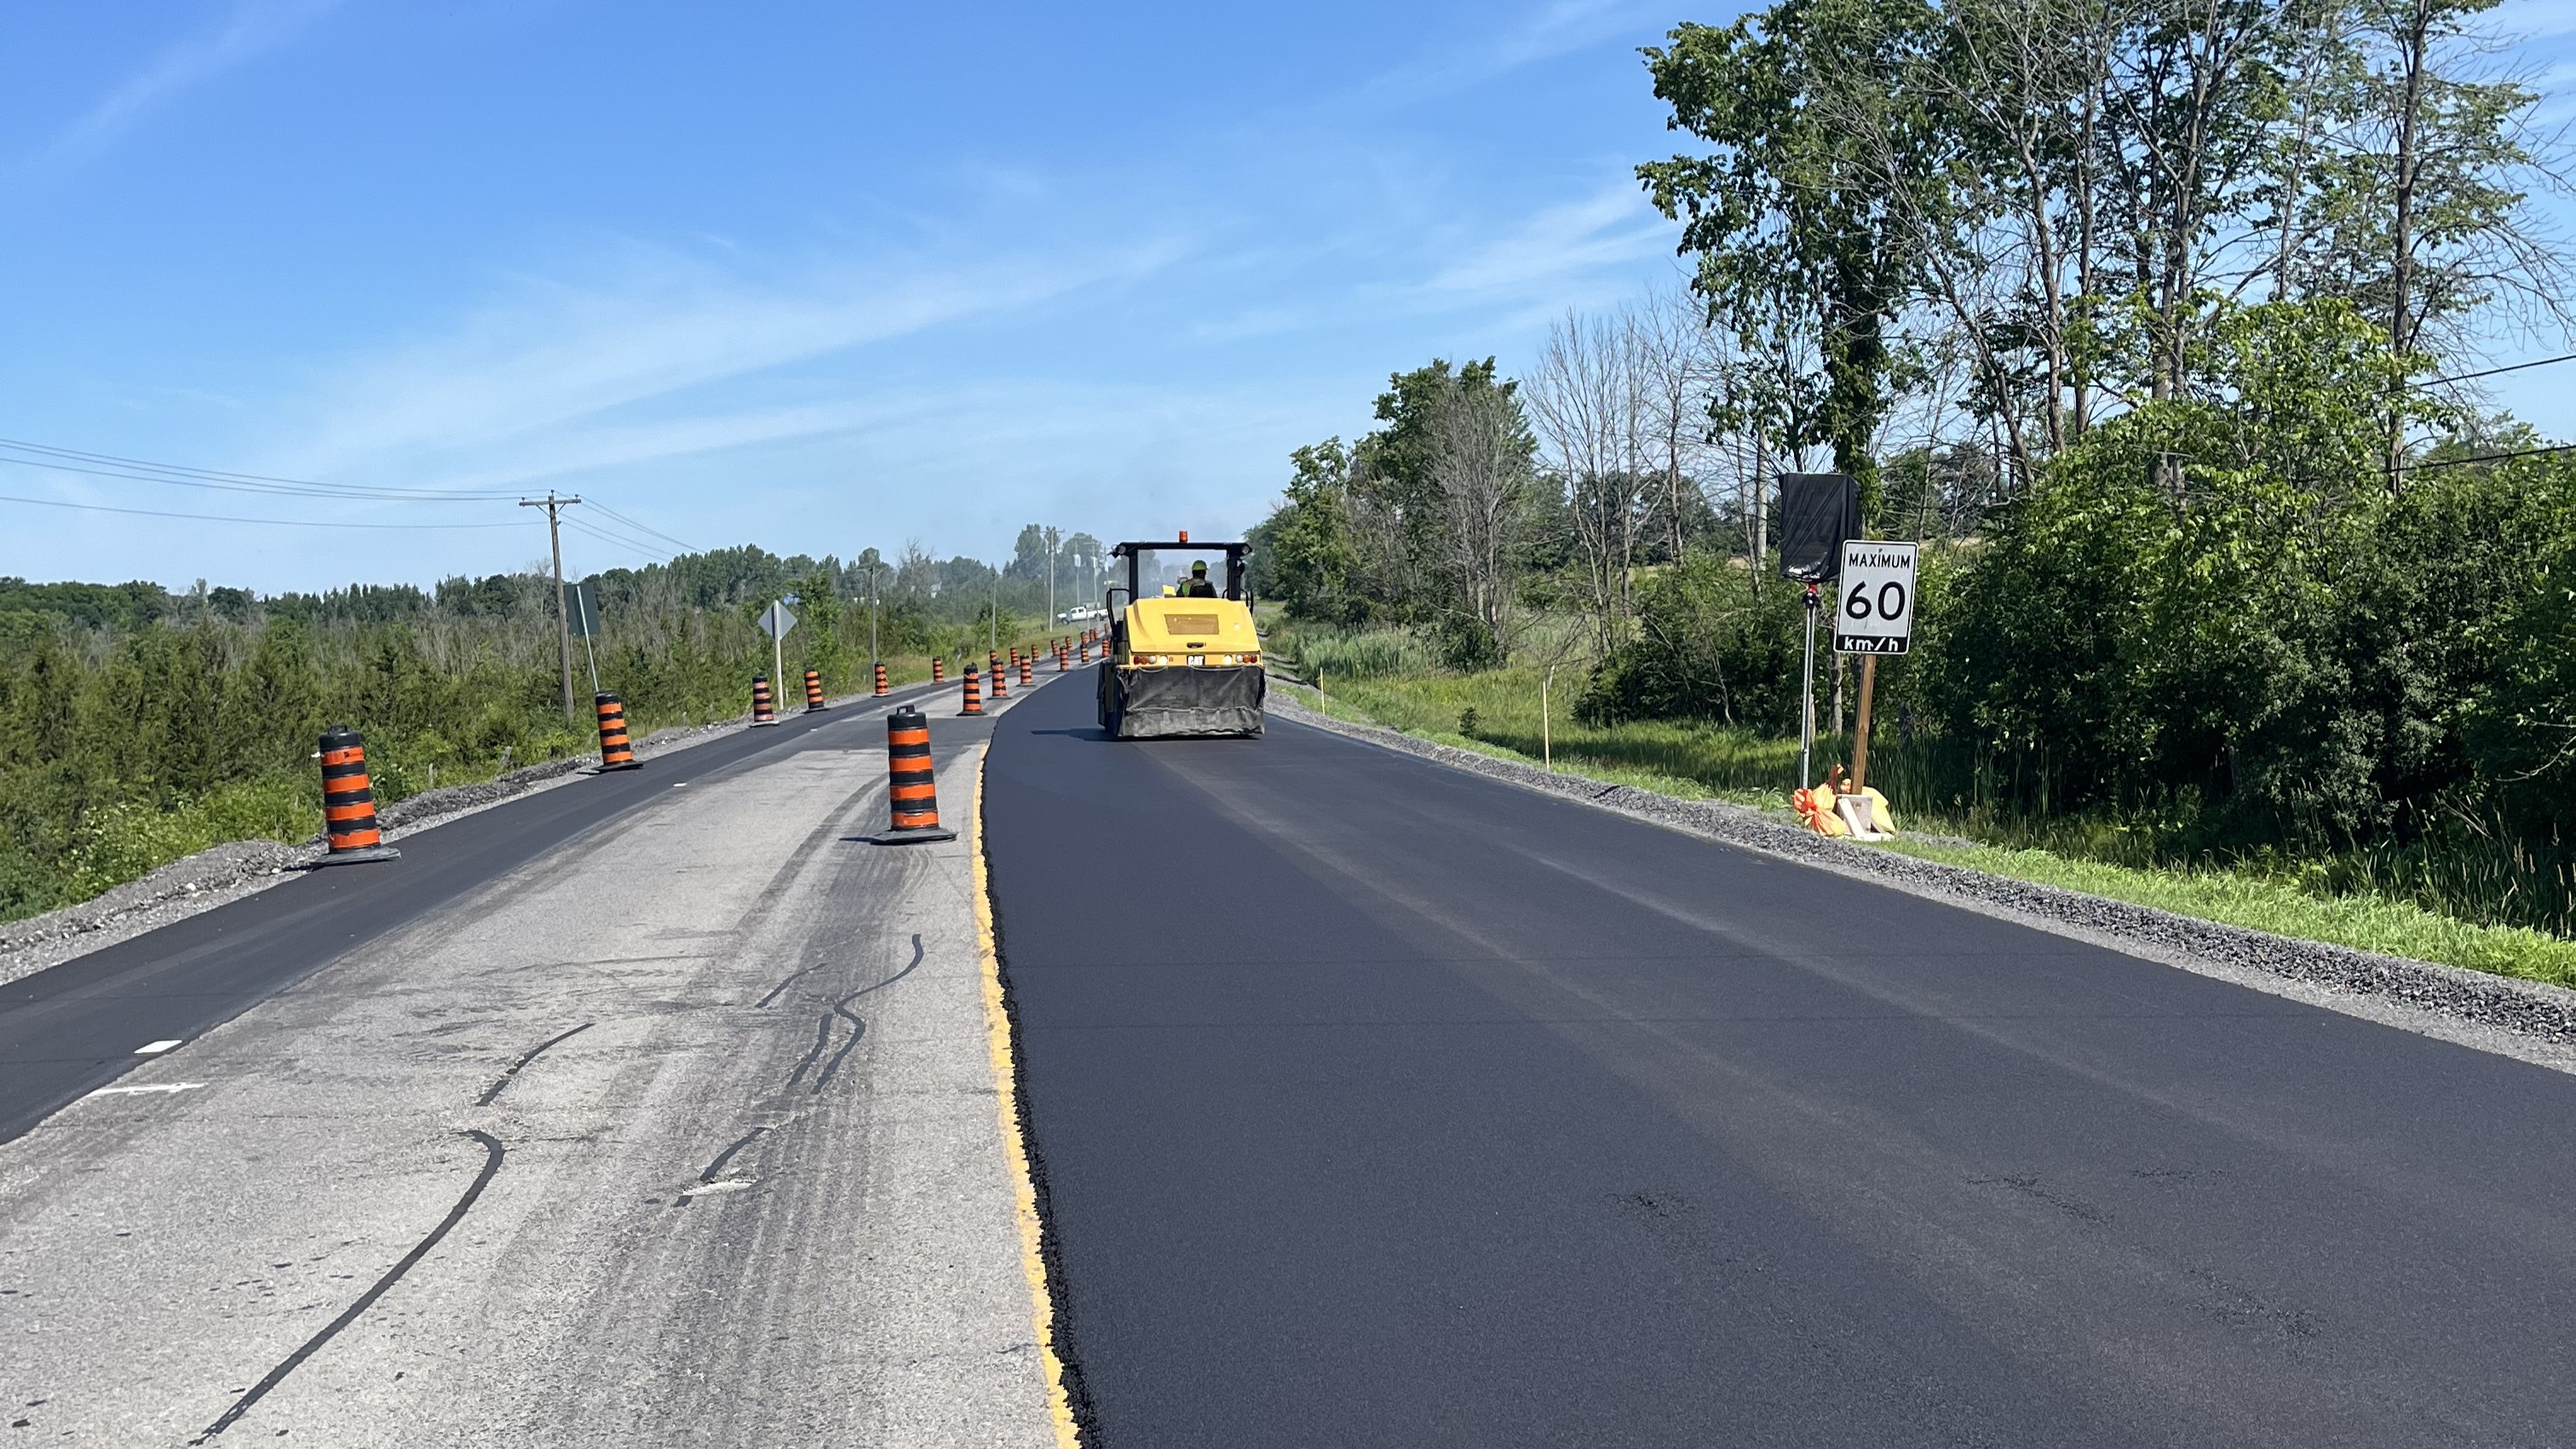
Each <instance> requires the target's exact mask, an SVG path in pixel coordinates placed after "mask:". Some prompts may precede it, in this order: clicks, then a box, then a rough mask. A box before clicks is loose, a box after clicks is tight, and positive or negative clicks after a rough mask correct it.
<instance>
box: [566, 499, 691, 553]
mask: <svg viewBox="0 0 2576 1449" xmlns="http://www.w3.org/2000/svg"><path fill="white" fill-rule="evenodd" d="M590 506H591V507H593V508H595V509H598V510H599V511H600V512H602V513H605V514H607V515H608V516H609V517H611V518H614V519H616V520H617V521H618V522H620V523H623V524H625V525H626V526H627V527H629V528H632V529H635V530H637V531H639V532H642V533H648V534H651V535H652V536H653V537H655V538H658V539H660V540H662V541H663V542H664V543H667V544H670V545H672V546H673V547H675V548H677V549H679V550H680V551H681V552H682V553H696V552H698V546H697V545H696V544H693V543H690V542H689V541H688V540H686V539H679V538H673V537H672V536H671V535H669V534H667V533H664V532H663V531H662V530H660V529H658V528H655V527H653V526H652V525H651V524H648V523H645V522H643V521H642V520H640V519H634V518H629V517H627V516H626V515H625V514H623V513H620V512H618V511H617V510H616V509H614V508H611V507H609V506H608V505H607V504H605V503H602V502H600V501H599V500H598V499H595V498H594V499H592V500H591V503H590Z"/></svg>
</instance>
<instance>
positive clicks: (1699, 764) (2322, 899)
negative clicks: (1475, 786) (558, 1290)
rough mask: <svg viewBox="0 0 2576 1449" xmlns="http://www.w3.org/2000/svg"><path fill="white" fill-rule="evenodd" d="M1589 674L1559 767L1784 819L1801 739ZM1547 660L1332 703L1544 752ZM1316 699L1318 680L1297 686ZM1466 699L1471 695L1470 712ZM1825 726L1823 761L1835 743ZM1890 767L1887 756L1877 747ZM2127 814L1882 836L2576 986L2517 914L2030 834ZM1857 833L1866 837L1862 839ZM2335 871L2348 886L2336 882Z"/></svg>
mask: <svg viewBox="0 0 2576 1449" xmlns="http://www.w3.org/2000/svg"><path fill="white" fill-rule="evenodd" d="M1579 681H1580V675H1579V673H1578V672H1576V671H1573V670H1565V669H1560V670H1559V671H1558V673H1557V678H1556V689H1555V690H1553V691H1551V694H1552V695H1553V696H1554V697H1553V698H1552V700H1551V708H1550V711H1549V713H1550V715H1551V730H1550V734H1551V737H1552V741H1553V745H1554V764H1555V768H1556V769H1557V770H1558V771H1559V772H1560V773H1563V774H1570V775H1579V776H1582V777H1584V778H1586V779H1593V780H1600V781H1602V782H1604V783H1605V784H1621V785H1630V786H1634V787H1636V788H1638V789H1641V790H1651V791H1654V792H1657V793H1659V794H1665V795H1672V796H1676V797H1678V798H1681V799H1721V800H1727V801H1731V802H1734V803H1737V804H1746V805H1754V806H1758V807H1760V808H1762V809H1763V810H1764V811H1766V812H1767V813H1770V814H1772V815H1774V816H1775V817H1776V818H1778V819H1780V820H1782V821H1783V822H1787V821H1788V820H1790V819H1791V818H1792V817H1791V816H1790V814H1789V811H1788V791H1789V788H1790V786H1791V785H1792V784H1793V783H1794V777H1795V775H1796V773H1797V760H1798V746H1797V742H1796V741H1794V740H1786V741H1783V740H1767V739H1761V738H1759V737H1756V736H1753V735H1751V734H1748V733H1746V732H1744V731H1740V730H1729V729H1724V728H1719V727H1715V726H1704V725H1693V724H1684V723H1670V722H1658V723H1644V724H1628V725H1620V726H1616V727H1612V728H1607V729H1602V728H1594V727H1591V726H1585V725H1577V724H1574V723H1572V722H1571V721H1570V720H1569V719H1568V718H1567V714H1568V713H1569V711H1568V710H1567V709H1566V704H1565V700H1564V697H1563V696H1564V695H1565V694H1566V693H1568V692H1570V691H1571V690H1573V689H1576V688H1579V687H1580V683H1579ZM1539 683H1540V671H1538V670H1536V669H1531V668H1528V667H1516V668H1512V669H1501V670H1495V671H1493V672H1491V673H1487V674H1479V675H1465V676H1461V675H1448V674H1433V673H1417V674H1407V675H1400V676H1377V677H1369V678H1348V679H1344V680H1339V681H1337V680H1336V679H1335V678H1334V677H1333V676H1332V675H1331V674H1330V673H1329V672H1328V673H1327V675H1326V678H1325V691H1326V699H1327V701H1328V709H1329V712H1330V713H1332V714H1333V715H1335V716H1336V717H1339V718H1341V719H1346V720H1350V721H1353V722H1355V723H1361V724H1378V725H1387V726H1392V727H1394V728H1397V729H1400V730H1403V731H1404V732H1405V733H1407V734H1411V735H1417V736H1419V737H1421V738H1424V739H1428V740H1432V741H1435V742H1437V743H1441V744H1447V745H1454V746H1458V747H1460V748H1463V749H1470V750H1475V751H1478V752H1480V753H1483V754H1488V755H1493V756H1496V757H1499V758H1505V759H1513V760H1519V761H1523V762H1526V763H1530V764H1536V763H1538V761H1539V756H1540V752H1541V750H1540V738H1539ZM1291 692H1292V693H1293V694H1294V695H1295V696H1296V697H1297V698H1298V699H1299V701H1300V702H1301V703H1311V702H1312V698H1313V692H1312V691H1311V690H1305V689H1297V690H1292V691H1291ZM1469 711H1473V713H1472V714H1470V713H1469ZM1827 743H1828V742H1825V741H1819V743H1818V749H1817V764H1816V768H1817V770H1818V772H1819V773H1820V774H1821V773H1822V771H1823V770H1824V768H1825V767H1826V766H1827V765H1828V764H1829V763H1831V762H1832V760H1833V759H1835V758H1838V755H1837V754H1836V753H1835V752H1834V751H1832V750H1829V749H1828V748H1827V747H1826V746H1827ZM1881 760H1884V761H1885V762H1886V763H1887V764H1888V765H1889V766H1890V768H1888V769H1886V770H1881V769H1879V768H1877V767H1876V763H1875V762H1877V761H1881ZM1873 761H1874V765H1873V769H1872V772H1871V778H1872V780H1873V782H1874V783H1878V784H1880V785H1881V787H1882V788H1883V789H1885V790H1886V793H1887V794H1888V796H1889V798H1890V799H1891V800H1893V801H1895V802H1897V804H1898V807H1899V819H1898V824H1899V825H1900V826H1905V825H1909V824H1910V825H1912V826H1914V827H1915V828H1917V829H1928V830H1933V831H1953V830H1955V831H1961V832H1963V833H1967V834H1970V835H1972V836H1973V835H1982V834H1986V833H1988V832H1989V831H1993V830H1996V828H1997V827H1998V825H1999V824H2001V822H1996V821H1991V820H1983V819H1981V818H1978V817H1973V816H1969V817H1961V818H1957V819H1951V818H1944V817H1939V816H1932V817H1926V816H1923V815H1921V814H1919V813H1918V814H1915V815H1912V816H1910V817H1909V816H1908V815H1907V813H1906V811H1905V810H1904V802H1905V800H1906V795H1907V792H1906V790H1905V780H1904V778H1903V776H1904V773H1905V771H1904V765H1905V763H1906V762H1905V760H1904V757H1903V756H1902V754H1900V753H1898V752H1895V751H1888V752H1887V753H1886V754H1884V755H1879V754H1874V755H1873ZM2119 828H2120V827H2118V826H2116V825H2113V824H2104V823H2102V822H2086V821H2072V820H2070V821H2059V822H2047V823H2044V826H2043V828H2034V827H2032V826H2030V825H2028V824H2027V823H2024V824H2021V825H2018V826H2015V827H2013V829H2012V833H2013V834H2015V835H2019V836H2021V837H2022V839H2019V840H2015V841H2013V843H2011V844H1977V845H1959V844H1952V843H1945V842H1941V841H1936V840H1924V839H1920V838H1916V837H1914V836H1910V835H1909V836H1907V837H1904V838H1901V839H1899V840H1898V841H1897V842H1895V843H1894V844H1893V845H1891V846H1888V847H1884V848H1888V849H1894V850H1898V851H1901V852H1903V853H1905V854H1907V855H1912V856H1916V857H1919V858H1922V859H1926V860H1934V861H1940V862H1943V863H1945V864H1951V865H1959V866H1965V867H1968V868H1970V869H1973V870H1981V871H1985V872H1987V873H1989V874H1992V875H1998V876H2003V877H2006V878H2009V879H2013V880H2024V881H2030V882H2032V883H2034V884H2038V885H2049V886H2057V887H2060V888H2063V889H2066V890H2073V891H2081V892H2084V893H2086V894H2088V895H2096V896H2101V897H2104V898H2106V899H2109V900H2116V901H2126V902H2129V903H2131V904H2133V905H2142V906H2152V907H2155V908H2158V909H2161V910H2167V911H2171V912H2173V913H2174V914H2176V915H2180V916H2188V917H2191V918H2193V919H2195V920H2203V921H2214V922H2218V923H2220V924H2223V925H2231V926H2243V927H2248V928H2251V929H2254V930H2260V931H2270V932H2273V933H2275V934H2278V935H2283V936H2290V937H2294V938H2297V939H2300V940H2307V941H2324V942H2330V943H2333V944H2336V945H2342V946H2350V947H2353V948H2355V949H2358V950H2364V951H2376V952H2380V953H2383V954H2386V955H2391V956H2403V957H2408V958H2410V959H2413V960H2418V961H2432V962H2438V963H2440V964H2443V965H2447V966H2460V967H2466V968H2468V969H2470V970H2473V971H2485V972H2490V973H2493V974H2497V975H2503V976H2514V977H2520V978H2523V979H2525V980H2530V981H2542V982H2548V983H2550V984H2553V985H2558V986H2576V941H2569V940H2566V939H2563V938H2561V937H2558V936H2554V935H2551V934H2549V933H2547V932H2543V931H2536V930H2530V929H2526V928H2522V927H2517V926H2494V925H2480V924H2477V923H2475V922H2472V921H2468V920H2463V919H2461V918H2459V917H2457V916H2453V915H2446V914H2444V913H2442V912H2440V911H2435V910H2429V909H2426V908H2425V907H2423V906H2420V905H2416V904H2412V903H2410V902H2408V901H2405V900H2401V899H2395V898H2392V897H2390V896H2387V895H2384V894H2381V893H2378V892H2376V891H2370V890H2353V889H2350V888H2349V883H2348V882H2345V881H2342V880H2341V879H2340V878H2339V877H2338V875H2337V874H2336V873H2335V872H2332V871H2327V870H2321V869H2318V868H2313V867H2310V868H2298V869H2287V870H2261V869H2249V870H2228V869H2221V868H2215V867H2210V868H2186V867H2174V866H2154V865H2142V864H2115V863H2112V862H2110V861H2106V860H2101V859H2087V858H2084V857H2082V856H2078V855H2073V854H2061V853H2059V852H2057V851H2052V850H2045V849H2039V848H2034V847H2033V846H2031V845H2029V844H2027V843H2025V842H2026V841H2027V840H2028V839H2030V838H2032V837H2036V838H2039V839H2043V840H2053V841H2057V842H2060V843H2071V844H2073V845H2074V846H2075V847H2076V848H2078V849H2083V850H2085V851H2087V852H2088V853H2091V852H2092V851H2093V850H2094V849H2096V848H2098V849H2100V850H2103V851H2106V852H2107V851H2112V850H2116V849H2118V848H2119V842H2118V841H2116V840H2109V839H2099V840H2097V839H2096V837H2098V836H2100V835H2101V834H2102V832H2103V831H2105V830H2110V831H2114V832H2116V831H2117V830H2118V829H2119ZM1853 848H1855V849H1868V848H1871V847H1868V846H1865V845H1859V844H1855V845H1854V847H1853ZM2339 886H2341V887H2343V888H2338V887H2339Z"/></svg>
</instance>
